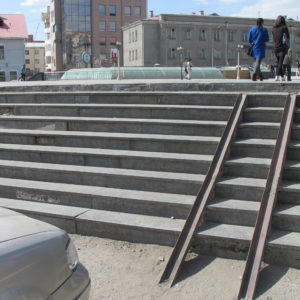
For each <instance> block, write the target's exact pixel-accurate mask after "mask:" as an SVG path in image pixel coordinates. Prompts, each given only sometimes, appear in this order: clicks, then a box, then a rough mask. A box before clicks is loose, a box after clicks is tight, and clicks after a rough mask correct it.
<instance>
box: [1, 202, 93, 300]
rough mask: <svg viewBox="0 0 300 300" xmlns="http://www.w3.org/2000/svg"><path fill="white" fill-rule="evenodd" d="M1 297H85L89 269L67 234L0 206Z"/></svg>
mask: <svg viewBox="0 0 300 300" xmlns="http://www.w3.org/2000/svg"><path fill="white" fill-rule="evenodd" d="M0 228H1V230H0V300H21V299H22V300H46V299H48V300H71V299H72V300H74V299H76V300H87V299H88V298H89V292H90V278H89V274H88V271H87V270H86V269H85V267H84V266H83V265H82V264H80V263H79V261H78V256H77V252H76V248H75V247H74V245H73V243H72V241H71V239H70V237H69V236H68V234H67V233H66V232H65V231H63V230H60V229H58V228H57V227H55V226H52V225H49V224H47V223H44V222H41V221H38V220H35V219H32V218H29V217H26V216H24V215H22V214H20V213H17V212H14V211H11V210H8V209H4V208H1V207H0Z"/></svg>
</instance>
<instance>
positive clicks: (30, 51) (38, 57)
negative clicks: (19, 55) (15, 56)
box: [25, 35, 45, 75]
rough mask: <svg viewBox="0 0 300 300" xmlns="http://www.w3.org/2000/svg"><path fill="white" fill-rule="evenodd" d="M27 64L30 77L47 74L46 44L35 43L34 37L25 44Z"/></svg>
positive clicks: (41, 42)
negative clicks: (39, 73) (40, 73)
mask: <svg viewBox="0 0 300 300" xmlns="http://www.w3.org/2000/svg"><path fill="white" fill-rule="evenodd" d="M25 64H26V69H27V73H28V75H33V74H35V73H38V72H45V43H44V42H43V41H34V40H33V36H32V35H29V38H28V41H27V43H26V44H25Z"/></svg>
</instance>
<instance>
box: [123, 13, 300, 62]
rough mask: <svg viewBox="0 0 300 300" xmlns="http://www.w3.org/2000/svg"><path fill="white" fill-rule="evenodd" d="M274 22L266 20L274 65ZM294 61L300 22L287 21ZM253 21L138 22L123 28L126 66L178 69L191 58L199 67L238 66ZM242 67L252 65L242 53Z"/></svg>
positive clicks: (180, 18)
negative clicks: (181, 62)
mask: <svg viewBox="0 0 300 300" xmlns="http://www.w3.org/2000/svg"><path fill="white" fill-rule="evenodd" d="M274 22H275V20H270V19H268V20H265V24H264V26H265V27H267V28H268V30H269V35H270V41H269V43H267V51H266V58H265V60H264V62H265V63H267V64H274V63H275V57H274V54H273V52H272V48H273V41H272V34H271V28H272V27H273V24H274ZM287 23H288V26H289V31H290V34H291V48H292V49H293V53H294V57H295V61H296V60H299V59H300V22H297V21H294V20H288V21H287ZM255 24H256V19H254V18H240V17H224V16H217V15H207V16H206V15H167V14H162V15H159V16H158V17H154V18H150V19H146V20H142V21H137V22H134V23H132V24H129V25H127V26H124V27H123V40H124V53H123V59H124V66H154V65H158V64H159V65H162V66H177V65H178V64H179V63H180V61H181V60H184V59H185V58H192V60H193V65H194V66H198V67H211V66H214V67H220V66H236V65H237V57H238V49H240V48H239V47H237V46H238V45H239V46H248V43H247V36H248V31H249V29H250V28H251V27H252V26H254V25H255ZM239 56H240V64H241V65H250V64H252V62H253V59H252V58H251V57H249V56H247V55H246V52H245V51H244V50H241V51H240V55H239Z"/></svg>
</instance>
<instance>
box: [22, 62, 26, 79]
mask: <svg viewBox="0 0 300 300" xmlns="http://www.w3.org/2000/svg"><path fill="white" fill-rule="evenodd" d="M25 78H26V65H23V67H22V70H21V80H22V81H25Z"/></svg>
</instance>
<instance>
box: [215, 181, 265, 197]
mask: <svg viewBox="0 0 300 300" xmlns="http://www.w3.org/2000/svg"><path fill="white" fill-rule="evenodd" d="M265 185H266V180H265V179H261V178H249V177H221V178H220V180H219V181H218V184H217V185H216V189H215V194H216V197H217V198H228V199H240V200H249V201H260V200H261V196H262V193H263V190H264V188H265Z"/></svg>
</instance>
